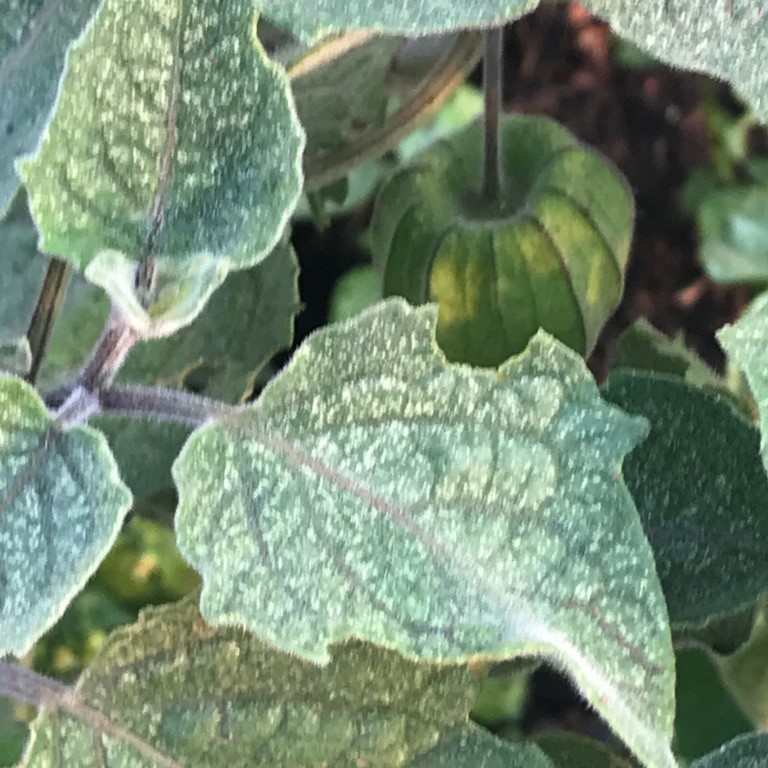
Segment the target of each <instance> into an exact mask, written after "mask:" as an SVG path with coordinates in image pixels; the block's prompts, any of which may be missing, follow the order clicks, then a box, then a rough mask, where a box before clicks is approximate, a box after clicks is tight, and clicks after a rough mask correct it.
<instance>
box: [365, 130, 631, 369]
mask: <svg viewBox="0 0 768 768" xmlns="http://www.w3.org/2000/svg"><path fill="white" fill-rule="evenodd" d="M482 130H483V129H482V125H481V124H479V123H475V124H473V125H471V126H469V127H468V128H467V129H466V130H464V131H462V132H460V133H458V134H456V135H455V136H453V137H452V138H451V139H450V140H445V141H441V142H438V143H437V144H436V145H435V146H434V147H433V148H431V149H429V150H427V151H426V152H425V153H423V154H421V155H418V156H417V157H416V158H414V160H413V161H412V163H411V164H410V165H409V166H406V167H405V168H403V169H402V170H400V171H399V172H397V173H396V174H395V175H394V176H393V177H392V178H391V179H390V180H389V181H388V182H387V183H386V184H385V185H384V187H383V188H382V189H381V191H380V193H379V195H378V197H377V200H376V207H375V210H374V217H373V221H372V224H371V244H372V250H373V255H374V262H375V263H376V265H377V266H378V268H379V269H380V271H381V273H382V275H383V286H384V294H385V295H388V296H391V295H399V296H404V297H405V298H407V299H408V300H409V301H410V302H411V303H413V304H419V303H423V302H425V301H435V302H437V303H438V305H439V308H440V311H439V315H438V325H437V340H438V343H439V344H440V347H441V348H442V349H443V351H444V352H445V353H446V356H447V357H448V359H449V360H452V361H456V362H463V363H470V364H472V365H482V366H495V365H500V364H501V363H502V362H503V361H504V360H506V359H507V358H508V357H510V356H511V355H514V354H518V353H520V352H521V351H522V350H523V349H524V348H525V346H526V344H527V343H528V341H529V339H530V338H531V337H532V336H533V335H534V334H535V333H536V331H537V330H538V329H539V328H540V327H541V328H543V329H544V330H546V331H548V332H549V333H551V334H552V335H553V336H555V337H556V338H558V339H560V340H561V341H563V342H564V343H566V344H568V345H569V346H570V347H571V348H572V349H574V350H576V351H577V352H579V353H581V354H584V355H586V354H588V353H589V352H590V351H591V350H592V348H593V347H594V345H595V343H596V341H597V337H598V335H599V333H600V331H601V330H602V328H603V325H604V324H605V322H606V321H607V320H608V318H609V317H610V315H611V314H612V313H613V311H614V310H615V309H616V306H617V305H618V303H619V300H620V298H621V293H622V290H623V275H624V271H625V269H626V265H627V258H628V256H629V244H630V239H631V233H632V221H633V217H634V203H633V201H632V196H631V194H630V192H629V188H628V187H627V185H626V182H625V181H624V179H623V177H622V176H621V175H620V174H619V172H618V171H617V170H616V169H615V168H614V167H613V166H612V165H610V163H609V162H608V161H607V160H604V159H603V158H601V157H600V156H599V155H597V154H596V153H595V152H592V151H591V150H590V149H588V148H586V147H584V146H582V145H581V144H579V143H578V142H577V140H576V139H575V138H574V137H573V136H572V135H571V134H570V133H568V131H566V129H565V128H563V127H562V126H560V125H559V124H557V123H555V122H554V121H552V120H549V119H548V118H542V117H530V116H515V117H508V118H507V119H506V120H505V121H504V123H503V125H502V134H501V135H502V146H503V159H502V186H503V190H502V194H501V200H499V201H492V202H489V201H483V200H482V199H481V195H480V188H479V187H480V179H481V178H482ZM584 178H589V179H590V184H589V185H584V184H583V179H584Z"/></svg>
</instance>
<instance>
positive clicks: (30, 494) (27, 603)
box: [0, 376, 131, 656]
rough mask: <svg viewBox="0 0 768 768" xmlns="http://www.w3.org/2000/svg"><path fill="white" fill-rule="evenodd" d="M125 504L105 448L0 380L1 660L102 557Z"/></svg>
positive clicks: (41, 628)
mask: <svg viewBox="0 0 768 768" xmlns="http://www.w3.org/2000/svg"><path fill="white" fill-rule="evenodd" d="M130 505H131V495H130V493H129V492H128V489H127V488H126V487H125V485H124V484H123V483H122V481H121V480H120V477H119V474H118V471H117V465H116V464H115V461H114V459H113V458H112V455H111V454H110V452H109V448H108V447H107V443H106V440H105V439H104V437H103V436H102V435H100V434H99V433H98V432H96V431H95V430H92V429H90V428H88V427H76V428H71V429H66V430H63V429H61V428H60V427H58V426H57V425H56V424H55V423H54V421H53V419H52V418H51V416H50V415H49V414H48V412H47V410H46V408H45V406H44V405H43V403H42V402H41V400H40V399H39V397H38V396H37V394H36V393H35V391H34V390H33V389H32V388H31V387H30V386H29V385H27V384H25V383H24V382H23V381H21V380H20V379H16V378H13V377H8V376H0V656H3V655H4V654H6V653H13V654H16V655H22V654H24V653H26V652H27V651H28V650H29V648H30V647H31V645H32V644H33V643H34V642H35V641H36V640H37V639H38V638H39V637H40V635H42V634H43V632H45V630H47V629H48V628H49V627H50V626H51V625H52V624H53V623H54V621H56V619H58V618H59V617H60V616H61V614H62V613H63V612H64V609H65V608H66V606H67V604H68V603H69V601H70V600H71V599H72V597H74V595H76V594H77V593H78V592H79V591H80V589H82V587H83V586H84V584H85V582H86V581H87V579H88V577H89V576H90V575H91V574H92V573H93V572H94V571H95V570H96V567H97V566H98V564H99V563H100V562H101V560H102V558H103V557H104V555H106V553H107V551H108V550H109V548H110V546H111V545H112V542H113V541H114V540H115V537H116V536H117V534H118V532H119V530H120V526H121V524H122V520H123V518H124V516H125V514H126V513H127V512H128V509H129V508H130Z"/></svg>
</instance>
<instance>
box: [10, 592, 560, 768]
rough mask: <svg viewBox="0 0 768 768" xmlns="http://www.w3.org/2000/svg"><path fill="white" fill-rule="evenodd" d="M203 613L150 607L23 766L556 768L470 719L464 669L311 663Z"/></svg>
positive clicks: (340, 653) (363, 652) (45, 723)
mask: <svg viewBox="0 0 768 768" xmlns="http://www.w3.org/2000/svg"><path fill="white" fill-rule="evenodd" d="M195 603H196V598H195V599H193V600H186V601H184V602H182V603H180V604H177V605H172V606H164V607H162V608H157V609H151V610H147V611H145V612H143V613H142V615H141V618H140V619H139V621H138V622H137V623H136V624H135V625H132V626H129V627H126V628H123V629H120V630H118V631H116V632H115V633H114V634H113V635H112V636H111V637H110V638H109V639H108V641H107V643H106V646H105V647H104V649H103V650H102V651H101V653H100V654H99V655H98V656H97V657H96V659H95V660H94V661H93V662H92V663H91V665H90V667H89V668H88V669H87V670H86V671H85V673H84V674H83V675H82V676H81V678H80V681H79V683H78V685H77V689H76V693H75V696H74V699H75V700H74V704H69V705H68V706H67V707H66V708H65V710H64V711H62V710H61V709H59V711H58V712H45V711H44V712H43V713H42V714H41V715H40V717H39V718H38V720H37V721H36V723H35V725H34V739H33V742H32V746H31V749H30V750H29V754H28V755H27V757H26V758H25V760H26V762H24V765H25V766H27V767H28V768H42V767H43V766H48V765H50V764H51V762H50V761H51V760H55V759H58V761H59V764H61V765H67V766H78V768H96V767H97V766H99V765H107V764H108V765H109V766H111V767H113V768H134V767H136V768H138V767H139V766H140V767H141V768H145V767H146V768H150V766H161V765H162V766H181V765H183V766H186V767H187V768H261V767H262V766H263V767H264V768H276V767H277V766H286V768H287V767H288V766H299V765H300V766H302V768H347V767H348V766H371V768H460V766H465V765H478V766H479V765H484V766H487V768H497V766H498V768H549V763H548V761H547V760H546V758H544V757H543V756H542V755H541V753H540V752H539V750H538V749H537V748H536V747H535V746H532V745H527V746H520V747H518V746H516V745H512V744H504V743H503V742H500V741H498V740H497V739H495V738H494V737H493V736H491V735H490V734H486V733H483V732H482V731H481V730H480V729H479V728H477V727H473V726H471V725H470V724H469V723H468V721H467V714H468V712H469V708H470V706H471V703H472V700H473V697H474V695H475V694H476V691H477V680H476V679H475V678H474V676H473V675H472V674H471V673H470V672H469V671H468V670H467V669H466V668H464V667H458V666H456V667H450V666H439V665H429V664H418V663H415V662H413V661H407V660H405V659H403V658H402V657H401V656H400V655H399V654H397V653H396V652H394V651H391V650H384V649H377V648H375V647H374V646H371V645H367V644H364V643H360V642H352V643H347V644H344V645H339V646H335V647H334V649H333V651H332V654H331V661H330V663H329V665H328V666H327V667H324V668H322V667H317V666H315V665H314V664H311V663H309V662H306V661H302V660H300V659H298V658H296V657H295V656H292V655H289V654H283V653H279V652H277V651H274V650H273V649H271V648H269V647H268V646H267V645H265V644H264V643H263V642H262V641H261V640H259V639H258V638H256V636H254V635H253V634H250V633H248V632H245V631H243V630H241V629H219V630H214V629H212V628H210V627H208V626H206V625H205V623H204V622H203V621H202V620H201V619H200V617H199V614H198V613H197V609H196V606H195ZM78 710H79V712H78ZM79 713H80V714H79Z"/></svg>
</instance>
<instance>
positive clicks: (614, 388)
mask: <svg viewBox="0 0 768 768" xmlns="http://www.w3.org/2000/svg"><path fill="white" fill-rule="evenodd" d="M603 395H604V396H605V397H606V399H608V400H609V401H611V402H612V403H615V404H616V405H618V406H619V407H621V408H622V409H624V410H625V411H627V412H629V413H634V414H637V415H640V416H644V417H645V418H647V419H648V420H649V422H650V424H651V432H650V434H649V436H648V438H647V439H646V440H645V441H644V442H643V443H642V444H641V445H639V446H638V447H637V448H635V449H634V450H633V451H632V453H631V454H630V455H629V456H628V457H627V458H626V459H625V460H624V478H625V480H626V483H627V486H628V488H629V490H630V492H631V493H632V497H633V498H634V500H635V504H636V505H637V510H638V512H639V513H640V517H641V518H642V521H643V527H644V529H645V533H646V535H647V536H648V539H649V541H650V542H651V546H652V547H653V550H654V553H655V555H656V567H657V568H658V571H659V577H660V578H661V584H662V587H663V589H664V596H665V597H666V599H667V607H668V609H669V616H670V621H671V622H672V628H673V630H676V631H678V632H681V633H685V632H686V630H689V629H693V628H697V627H702V626H704V625H706V624H707V623H709V622H710V621H711V620H713V619H715V618H717V617H720V616H724V615H732V614H734V613H737V612H739V611H740V610H742V609H744V608H746V607H748V606H750V605H753V604H754V603H755V602H756V601H757V599H758V598H759V597H760V595H761V594H762V593H763V592H765V591H767V590H768V477H766V473H765V470H764V468H763V465H762V462H761V461H760V435H759V433H758V431H757V430H756V429H755V428H754V427H753V426H752V424H750V423H749V422H748V421H747V420H746V419H745V418H744V417H743V416H742V415H741V414H740V413H738V411H736V410H735V408H734V407H733V406H732V405H731V403H730V402H728V401H727V400H726V399H724V398H723V397H721V396H718V395H715V394H713V393H710V392H706V391H704V390H701V389H698V388H696V387H693V386H690V385H688V384H686V383H684V382H682V381H680V380H679V379H675V378H673V377H671V376H662V375H659V374H653V373H645V372H629V371H627V372H618V373H615V374H613V375H612V376H611V378H610V379H609V380H608V384H607V385H606V387H605V388H604V390H603Z"/></svg>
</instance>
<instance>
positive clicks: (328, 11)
mask: <svg viewBox="0 0 768 768" xmlns="http://www.w3.org/2000/svg"><path fill="white" fill-rule="evenodd" d="M583 4H584V6H585V7H586V8H588V9H589V10H590V11H592V12H593V13H596V14H598V15H599V16H601V17H602V18H604V19H606V20H607V21H609V22H610V23H611V25H612V26H613V27H614V29H615V30H616V31H617V32H618V33H619V34H620V35H622V36H623V37H626V38H627V39H629V40H631V41H632V42H634V43H636V44H637V45H638V46H640V47H641V48H643V49H644V50H646V51H648V52H649V53H651V54H652V55H653V56H654V57H656V58H657V59H661V60H662V61H666V62H667V63H670V64H674V65H675V66H679V67H684V68H686V69H695V70H698V71H702V72H706V73H708V74H710V75H715V76H717V77H722V78H724V79H726V80H728V81H729V82H730V83H732V84H733V85H734V86H735V87H736V88H737V89H738V90H739V91H740V92H741V93H742V94H743V95H744V96H746V97H747V99H749V101H750V103H751V104H752V106H753V107H754V108H755V110H756V111H757V112H758V113H759V114H760V115H761V116H762V117H763V119H767V118H768V96H766V93H768V71H767V70H766V68H765V67H764V66H763V63H764V61H765V60H766V58H768V13H766V8H765V5H764V3H763V0H733V2H712V0H641V1H639V0H584V2H583ZM538 5H539V2H538V0H470V1H468V2H454V1H453V0H382V2H370V0H259V6H260V7H261V8H263V9H264V11H265V13H266V15H267V16H268V17H269V18H270V19H272V20H274V21H275V22H277V23H279V24H282V25H284V26H286V27H287V28H289V29H290V30H291V31H292V32H294V33H295V34H296V35H298V36H300V37H302V38H304V39H312V38H317V37H320V36H322V35H323V34H324V33H328V32H332V31H341V30H345V29H351V28H368V27H372V28H376V29H382V30H388V31H390V32H405V33H411V34H426V33H430V32H433V33H434V32H444V31H447V30H450V29H457V28H460V27H471V26H489V25H492V24H495V23H498V22H499V21H502V20H507V21H509V20H512V19H515V18H518V17H520V16H522V15H523V14H524V13H527V12H528V11H532V10H533V9H534V8H536V6H538Z"/></svg>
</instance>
